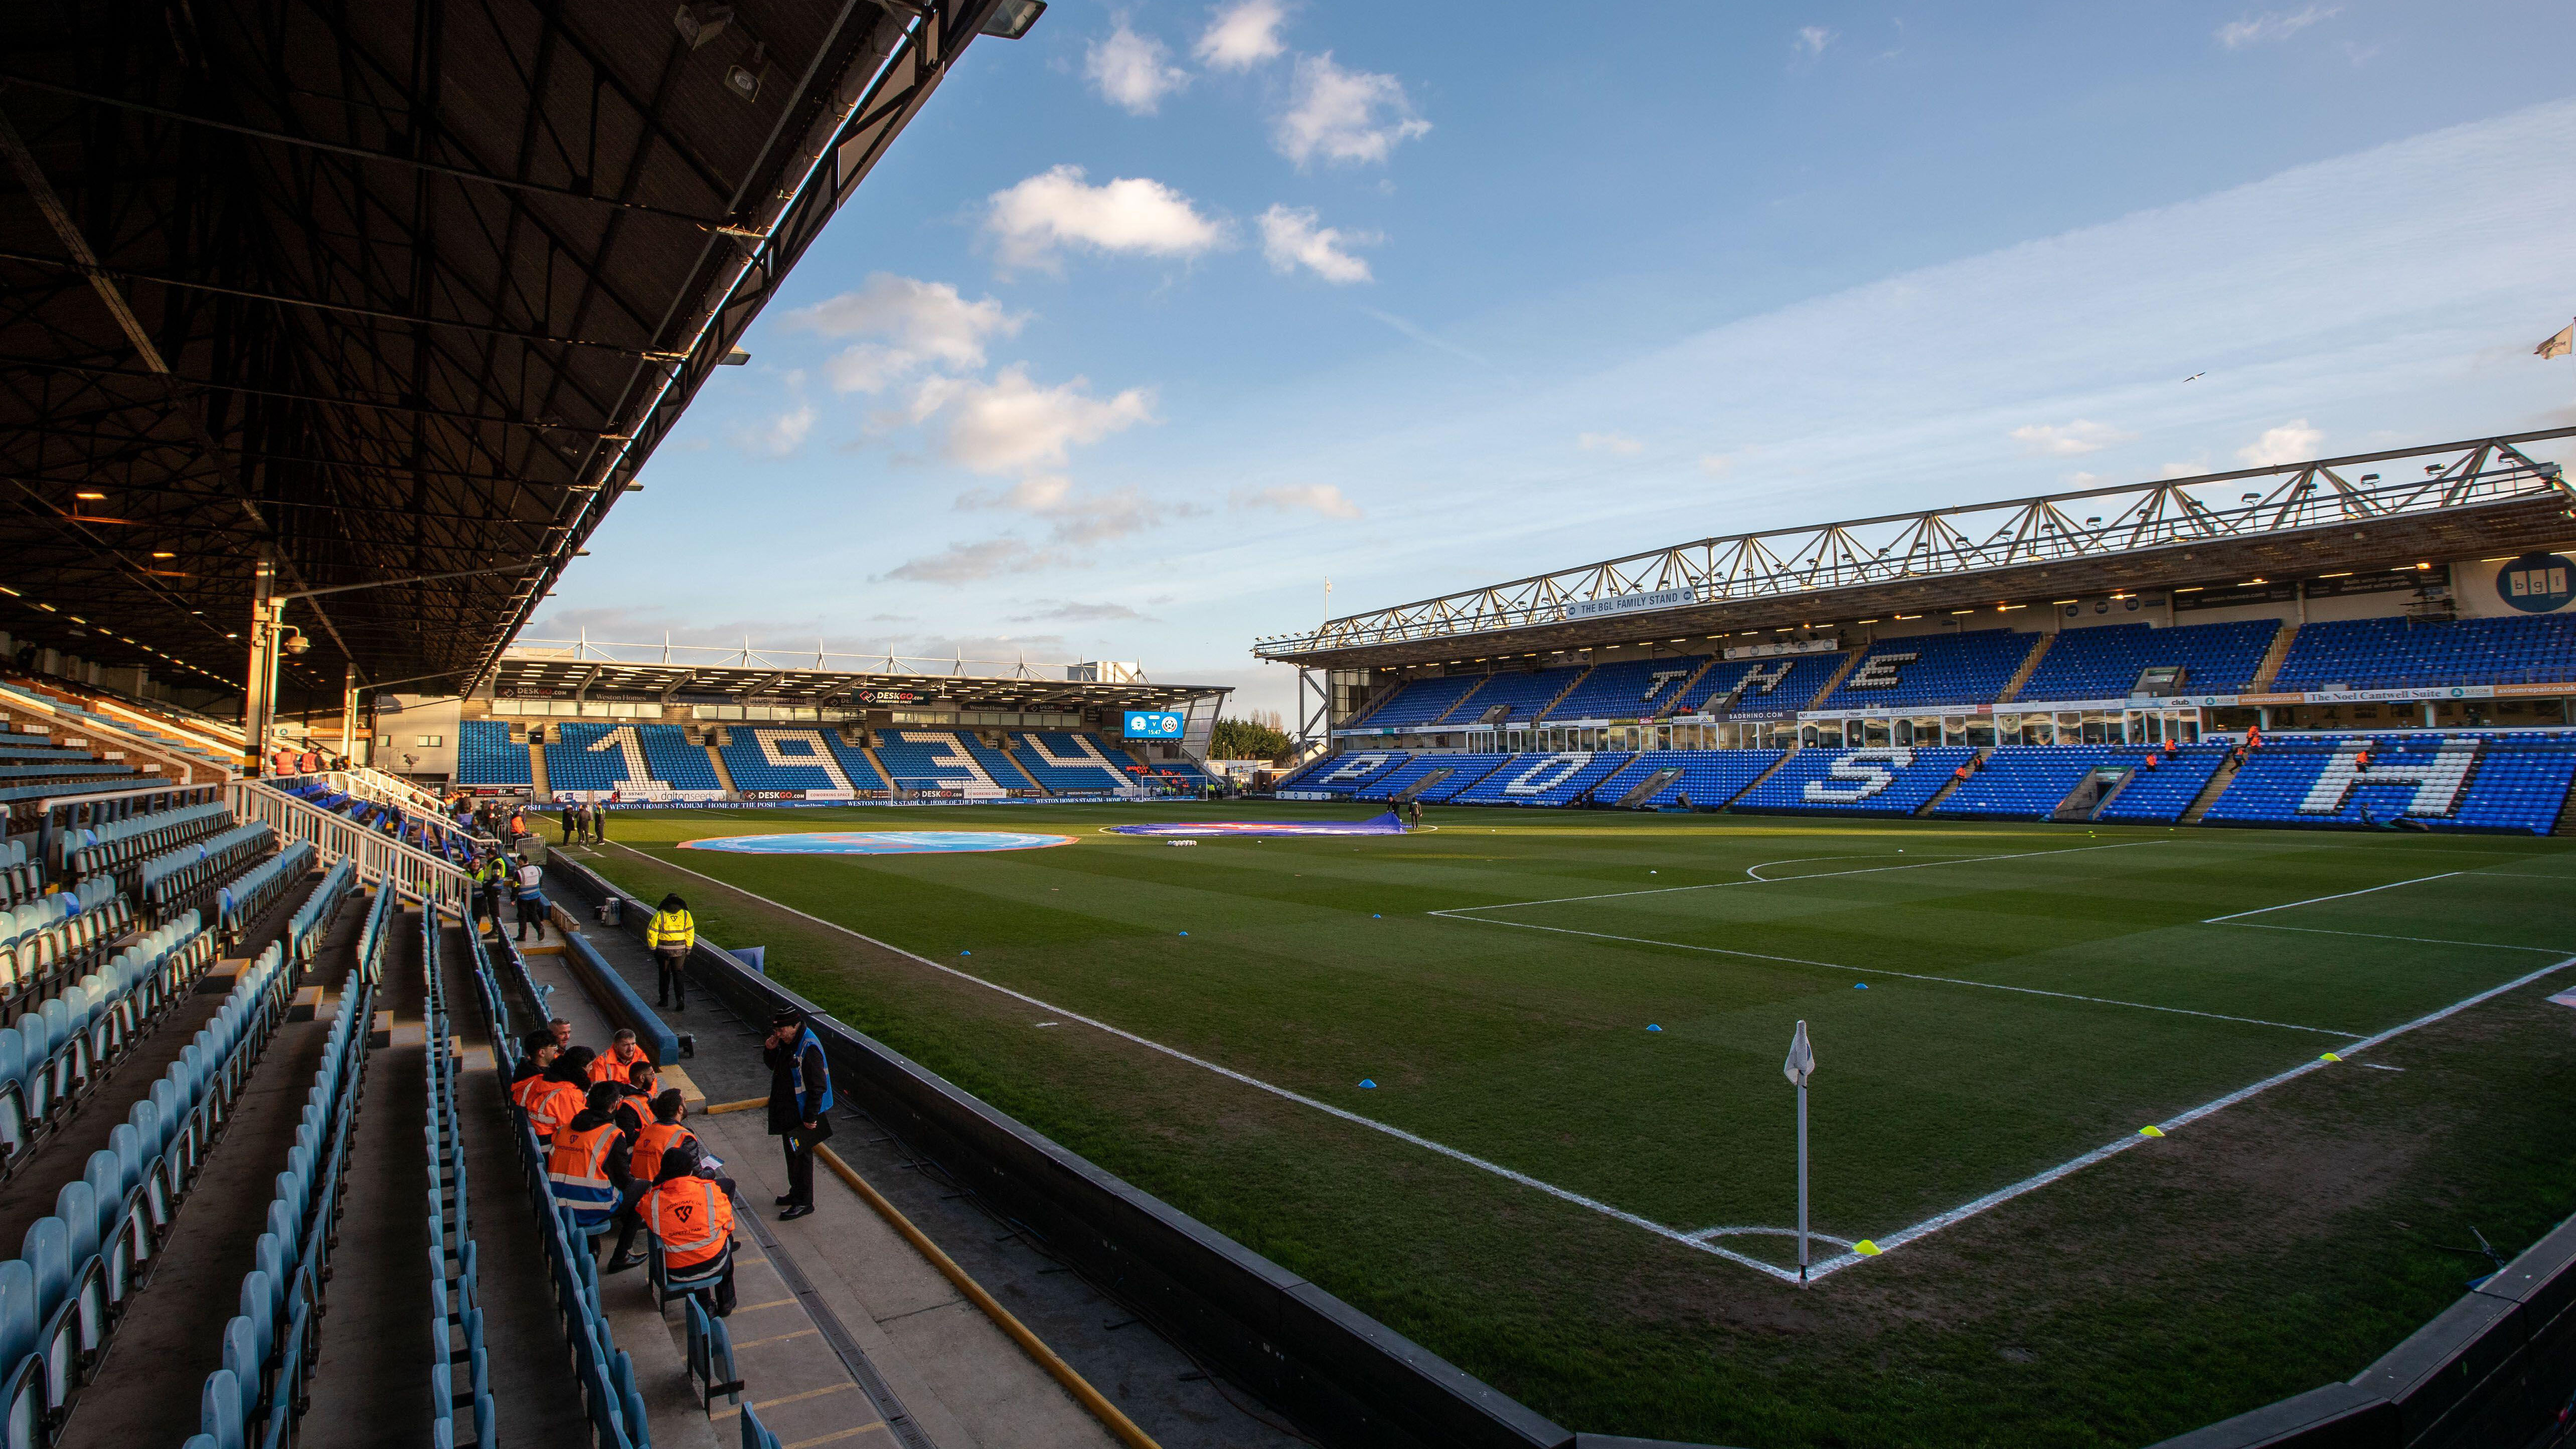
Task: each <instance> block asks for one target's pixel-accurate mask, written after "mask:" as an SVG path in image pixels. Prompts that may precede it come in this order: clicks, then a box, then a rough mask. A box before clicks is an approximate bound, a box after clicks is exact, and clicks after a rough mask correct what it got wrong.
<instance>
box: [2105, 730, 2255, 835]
mask: <svg viewBox="0 0 2576 1449" xmlns="http://www.w3.org/2000/svg"><path fill="white" fill-rule="evenodd" d="M2228 748H2229V747H2228V746H2226V745H2185V746H2183V747H2182V748H2181V749H2179V750H2177V751H2175V752H2173V753H2172V754H2170V755H2167V756H2166V757H2165V759H2164V761H2163V763H2161V764H2159V765H2157V766H2156V768H2154V769H2152V770H2141V771H2139V772H2138V773H2136V774H2134V775H2131V776H2130V777H2129V779H2128V781H2127V783H2125V784H2123V785H2122V786H2121V787H2120V792H2119V793H2118V794H2117V795H2114V796H2112V797H2111V799H2110V802H2109V803H2107V804H2105V805H2104V806H2103V807H2102V808H2101V811H2100V812H2099V813H2098V814H2096V815H2095V816H2094V818H2095V819H2097V820H2117V821H2124V822H2127V823H2129V824H2136V825H2171V824H2174V823H2175V822H2177V821H2179V820H2181V819H2182V817H2183V812H2184V811H2186V810H2189V809H2190V808H2191V805H2192V802H2193V801H2195V800H2197V799H2199V798H2200V793H2201V792H2202V791H2203V790H2206V789H2208V788H2209V782H2210V781H2211V780H2214V779H2216V778H2217V777H2218V767H2219V766H2220V765H2223V764H2225V763H2226V762H2227V751H2228Z"/></svg>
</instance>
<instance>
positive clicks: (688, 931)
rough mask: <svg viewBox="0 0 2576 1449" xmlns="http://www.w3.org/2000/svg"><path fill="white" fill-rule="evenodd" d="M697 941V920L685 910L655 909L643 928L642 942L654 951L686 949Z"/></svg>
mask: <svg viewBox="0 0 2576 1449" xmlns="http://www.w3.org/2000/svg"><path fill="white" fill-rule="evenodd" d="M697 943H698V920H697V917H695V916H692V915H690V914H689V913H688V912H686V911H655V912H654V913H653V920H652V923H651V924H649V925H647V926H646V927H645V928H644V944H645V945H646V946H648V947H650V948H651V949H653V950H656V951H662V950H668V949H671V948H674V947H676V948H678V949H679V950H682V951H686V950H688V949H689V948H690V947H691V946H694V945H696V944H697Z"/></svg>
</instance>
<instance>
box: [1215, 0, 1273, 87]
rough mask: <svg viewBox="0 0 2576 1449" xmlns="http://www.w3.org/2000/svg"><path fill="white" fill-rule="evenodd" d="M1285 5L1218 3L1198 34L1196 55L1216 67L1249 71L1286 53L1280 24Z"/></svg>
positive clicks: (1259, 0)
mask: <svg viewBox="0 0 2576 1449" xmlns="http://www.w3.org/2000/svg"><path fill="white" fill-rule="evenodd" d="M1287 19H1288V7H1287V6H1285V5H1282V4H1281V3H1279V0H1234V3H1232V4H1230V5H1220V6H1218V7H1217V8H1216V11H1215V13H1214V14H1213V15H1212V16H1211V18H1210V19H1209V20H1208V28H1207V33H1206V34H1204V35H1201V36H1200V37H1199V43H1198V57H1199V59H1201V60H1203V61H1205V62H1207V63H1208V64H1209V65H1211V66H1213V67H1215V68H1216V69H1218V70H1250V69H1252V68H1253V67H1254V66H1256V65H1259V64H1261V63H1262V62H1263V61H1265V60H1275V59H1277V58H1278V57H1279V56H1281V55H1284V54H1286V53H1287V50H1288V47H1287V45H1286V44H1285V43H1284V42H1282V41H1281V40H1280V39H1279V27H1280V26H1281V25H1283V24H1285V23H1286V22H1287Z"/></svg>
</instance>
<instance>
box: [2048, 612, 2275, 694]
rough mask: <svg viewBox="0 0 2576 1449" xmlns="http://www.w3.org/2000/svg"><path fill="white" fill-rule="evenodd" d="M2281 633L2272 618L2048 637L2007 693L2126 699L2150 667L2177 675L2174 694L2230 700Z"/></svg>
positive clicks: (2116, 627) (2104, 628)
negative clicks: (2024, 677) (2024, 676)
mask: <svg viewBox="0 0 2576 1449" xmlns="http://www.w3.org/2000/svg"><path fill="white" fill-rule="evenodd" d="M2280 632H2281V622H2280V621H2279V620H2278V619H2241V620H2237V621H2235V622H2233V623H2227V624H2185V625H2181V626H2179V627H2177V628H2172V629H2157V628H2152V627H2150V626H2148V625H2145V624H2106V625H2098V626H2096V627H2094V628H2090V629H2069V630H2066V631H2065V632H2064V633H2061V634H2058V635H2056V636H2054V638H2053V640H2052V641H2051V642H2050V644H2049V646H2048V652H2047V653H2046V654H2043V655H2041V656H2040V660H2039V667H2038V668H2037V669H2035V670H2033V671H2031V676H2030V679H2029V680H2028V682H2026V683H2024V684H2023V685H2022V687H2021V689H2020V690H2019V691H2018V692H2017V693H2016V694H2015V695H2014V698H2015V699H2019V700H2052V699H2115V698H2122V697H2125V696H2127V695H2128V694H2129V693H2130V692H2131V690H2132V688H2133V687H2134V686H2135V685H2136V684H2137V682H2138V676H2139V675H2141V674H2143V673H2144V672H2146V671H2147V670H2148V669H2150V668H2154V667H2159V666H2176V667H2179V668H2181V670H2182V671H2183V673H2182V677H2181V678H2180V679H2179V680H2177V681H2176V687H2177V688H2178V689H2181V690H2184V691H2188V692H2190V693H2194V694H2234V693H2236V692H2238V691H2239V690H2242V689H2244V688H2246V687H2247V686H2249V685H2251V684H2252V683H2253V682H2254V671H2255V670H2257V669H2259V668H2261V667H2262V664H2263V656H2264V654H2265V653H2266V652H2268V651H2269V650H2270V649H2271V647H2272V640H2273V638H2274V637H2275V636H2276V635H2278V634H2279V633H2280Z"/></svg>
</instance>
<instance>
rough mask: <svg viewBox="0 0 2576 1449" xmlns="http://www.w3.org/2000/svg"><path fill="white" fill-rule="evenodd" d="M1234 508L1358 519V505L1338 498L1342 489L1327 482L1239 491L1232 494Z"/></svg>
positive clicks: (1340, 496) (1340, 497)
mask: <svg viewBox="0 0 2576 1449" xmlns="http://www.w3.org/2000/svg"><path fill="white" fill-rule="evenodd" d="M1234 506H1235V507H1237V508H1261V509H1267V510H1269V511H1270V512H1272V513H1320V514H1322V515H1323V516H1324V517H1326V518H1358V517H1360V516H1361V514H1360V506H1359V505H1358V504H1356V503H1353V502H1352V501H1351V500H1349V499H1347V498H1345V497H1343V496H1342V490H1341V489H1340V488H1338V487H1336V486H1334V485H1333V484H1330V483H1291V484H1283V485H1281V486H1280V487H1277V488H1262V489H1257V490H1249V489H1248V490H1243V491H1239V492H1237V493H1236V494H1235V495H1234Z"/></svg>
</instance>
